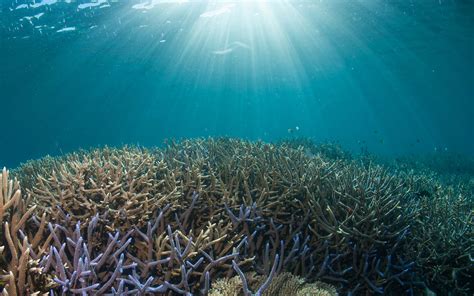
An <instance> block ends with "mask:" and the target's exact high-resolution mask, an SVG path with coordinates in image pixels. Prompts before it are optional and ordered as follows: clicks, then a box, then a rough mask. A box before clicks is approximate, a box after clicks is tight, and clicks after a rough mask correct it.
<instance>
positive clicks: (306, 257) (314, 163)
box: [2, 139, 472, 295]
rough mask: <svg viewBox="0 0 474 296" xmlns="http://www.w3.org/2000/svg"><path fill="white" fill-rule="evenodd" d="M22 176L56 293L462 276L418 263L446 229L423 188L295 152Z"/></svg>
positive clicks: (30, 238)
mask: <svg viewBox="0 0 474 296" xmlns="http://www.w3.org/2000/svg"><path fill="white" fill-rule="evenodd" d="M15 175H16V176H17V177H18V179H19V180H20V182H23V181H24V182H25V184H27V188H26V190H23V192H24V194H23V195H22V197H23V198H22V200H23V201H25V202H24V205H22V206H21V208H22V211H23V212H25V213H26V212H28V213H30V214H29V215H30V216H31V217H30V216H28V218H26V223H24V224H23V226H22V228H21V229H17V230H16V233H17V236H18V237H19V238H21V239H23V240H24V239H26V242H27V243H26V244H25V246H27V247H28V248H29V249H30V254H33V255H34V256H33V257H32V258H34V259H35V260H37V261H36V262H37V265H38V268H40V269H41V271H42V273H43V274H44V275H45V278H48V277H50V278H51V279H53V280H54V281H53V284H50V285H49V286H48V289H52V290H53V291H54V292H56V293H63V294H68V293H69V294H71V293H72V294H82V293H88V294H101V293H108V294H112V295H122V294H142V295H143V294H164V295H171V294H173V295H174V294H183V295H189V294H190V293H192V294H206V293H207V291H209V289H210V288H213V285H214V283H216V281H217V280H218V279H229V278H232V277H233V276H235V275H236V274H238V276H239V278H240V283H245V282H246V281H247V280H248V287H247V289H242V291H243V293H246V294H249V293H253V292H254V291H257V292H260V293H265V291H269V290H268V289H271V287H272V283H273V282H274V281H275V279H276V278H278V277H279V276H281V275H284V274H286V272H289V273H291V274H293V275H295V276H296V275H299V276H301V277H302V278H304V279H305V281H307V282H315V281H323V282H328V283H331V284H333V285H334V286H335V287H336V288H337V290H338V292H340V293H351V294H352V295H359V294H392V295H396V294H400V293H406V292H412V293H415V292H417V291H420V290H421V289H422V288H424V286H423V282H425V283H426V284H428V285H433V284H434V281H435V280H436V279H441V280H444V279H443V277H440V275H441V274H446V272H449V271H453V270H455V269H456V268H458V265H457V264H458V263H459V262H458V263H455V264H451V263H448V262H441V263H440V264H441V265H442V266H443V268H444V269H445V270H444V272H443V273H434V274H433V279H430V280H427V279H424V278H423V272H424V271H423V270H424V269H423V268H429V265H426V266H424V265H423V264H427V262H430V261H429V260H423V256H421V257H418V256H412V254H413V253H415V252H422V250H420V249H417V248H416V246H418V245H419V243H418V242H417V239H418V238H419V237H426V236H425V235H429V234H430V233H432V232H433V231H436V229H437V228H442V227H444V224H443V223H442V221H438V222H440V223H441V224H439V225H438V226H433V227H432V228H431V229H432V230H430V231H426V232H424V231H421V230H420V229H422V228H420V227H422V226H423V225H424V223H426V222H422V223H421V224H418V223H419V222H417V221H422V220H420V217H421V215H429V214H430V211H435V209H434V208H430V207H428V206H423V203H420V202H419V200H418V199H417V198H416V197H417V195H416V193H417V192H419V183H418V181H417V180H414V179H413V178H412V179H410V178H409V177H407V176H405V175H394V174H391V173H388V171H387V170H385V169H384V168H382V167H380V166H377V165H373V164H370V163H362V164H360V163H358V162H357V161H349V160H347V159H338V160H334V159H328V158H325V157H324V155H322V154H320V155H308V153H306V152H305V151H304V150H302V149H293V148H291V147H289V146H287V145H280V146H277V145H271V144H266V143H263V142H255V143H252V142H245V141H240V140H233V139H208V140H192V141H182V142H180V143H174V142H171V143H169V145H168V146H167V147H166V148H165V149H156V150H145V149H140V148H129V147H125V148H122V149H115V148H103V149H94V150H92V151H82V152H79V153H75V154H70V155H66V156H63V157H61V158H48V159H45V160H41V161H39V162H30V163H27V164H25V165H24V166H23V167H20V168H19V169H18V170H16V171H15ZM21 184H23V183H21ZM26 205H27V206H26ZM451 205H452V203H451V202H450V203H447V205H446V206H445V207H447V208H449V207H451ZM466 205H467V206H469V203H467V204H466ZM26 209H27V210H26ZM471 209H472V204H471ZM25 210H26V211H25ZM450 211H451V212H449V211H448V212H447V214H449V215H453V213H454V212H455V211H456V208H452V209H451V210H450ZM8 217H10V216H8ZM465 218H466V217H462V218H461V220H463V223H465ZM471 219H472V218H471ZM425 221H426V220H425ZM466 227H468V229H467V232H466V234H468V233H469V231H472V223H471V224H470V226H469V225H467V226H466ZM469 227H470V228H469ZM469 229H470V230H469ZM20 230H21V231H20ZM4 237H5V236H4ZM18 245H21V244H18ZM464 246H469V242H467V243H466V245H464ZM470 246H472V242H471V245H470ZM449 247H451V249H452V250H454V249H456V246H453V245H452V244H451V245H450V246H449ZM458 250H459V251H461V253H462V249H458ZM456 252H458V251H456ZM22 254H23V253H22ZM415 254H418V253H415ZM463 254H465V253H463ZM463 258H464V259H463V260H465V259H470V258H471V257H469V256H467V257H463ZM465 263H466V261H465ZM467 263H468V261H467ZM450 264H451V265H450ZM3 266H4V265H2V268H3ZM5 270H9V268H8V267H5ZM252 272H256V274H253V275H252V276H250V275H251V274H252ZM464 273H465V271H463V272H462V273H459V275H461V274H464ZM249 276H250V277H249ZM247 277H249V278H247ZM253 278H260V279H263V280H262V281H261V282H257V281H253V280H252V279H253ZM254 282H256V283H257V284H256V286H254V285H253V284H254ZM420 282H421V283H420ZM32 283H33V282H32ZM463 283H464V284H463ZM465 283H466V280H465V278H463V279H462V280H461V279H460V281H458V283H457V285H458V286H459V287H462V289H460V293H464V292H465V293H467V291H469V288H466V287H464V285H465ZM33 287H36V286H33ZM41 287H45V286H44V285H43V286H41ZM242 287H243V286H242ZM308 289H310V288H308ZM32 291H33V290H32Z"/></svg>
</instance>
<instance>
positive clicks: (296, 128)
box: [288, 126, 300, 134]
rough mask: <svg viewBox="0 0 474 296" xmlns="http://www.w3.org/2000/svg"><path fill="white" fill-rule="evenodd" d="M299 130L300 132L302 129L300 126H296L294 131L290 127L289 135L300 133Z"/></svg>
mask: <svg viewBox="0 0 474 296" xmlns="http://www.w3.org/2000/svg"><path fill="white" fill-rule="evenodd" d="M299 130H300V127H299V126H296V127H295V128H294V129H293V128H291V127H290V128H289V129H288V133H289V134H292V133H294V132H297V131H299Z"/></svg>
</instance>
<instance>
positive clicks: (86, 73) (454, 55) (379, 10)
mask: <svg viewBox="0 0 474 296" xmlns="http://www.w3.org/2000/svg"><path fill="white" fill-rule="evenodd" d="M0 34H1V35H0V36H1V38H0V106H1V107H0V110H1V113H0V114H1V115H0V116H1V119H2V124H3V127H2V135H1V144H0V159H1V161H2V163H1V164H2V165H6V166H8V167H15V166H17V165H18V164H19V163H21V162H24V161H26V160H28V159H32V158H38V157H41V156H44V155H46V154H51V155H58V154H62V153H66V152H69V151H73V150H76V149H78V148H88V147H91V146H100V145H123V144H139V145H145V146H153V145H159V144H160V143H162V141H163V140H164V139H165V138H189V137H207V136H231V137H240V138H245V139H262V140H265V141H275V140H279V139H282V138H291V137H310V138H313V139H315V140H316V141H336V142H339V143H341V144H342V146H344V147H346V149H349V150H352V151H356V152H357V151H359V150H360V149H361V148H364V149H368V150H369V151H371V152H373V153H376V154H381V155H400V154H419V153H422V154H423V153H444V152H446V151H449V152H456V153H463V154H471V155H472V154H474V132H473V129H474V119H473V118H474V2H473V1H470V0H450V1H448V0H411V1H409V0H404V1H402V0H400V1H394V0H359V1H355V0H354V1H341V0H339V1H338V0H336V1H329V0H326V1H322V0H321V1H319V0H318V1H316V0H315V1H183V0H176V1H170V0H168V1H163V0H145V1H138V0H137V1H107V0H97V1H92V0H84V1H73V0H69V1H60V0H1V12H0Z"/></svg>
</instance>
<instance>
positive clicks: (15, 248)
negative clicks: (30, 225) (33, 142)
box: [0, 168, 52, 295]
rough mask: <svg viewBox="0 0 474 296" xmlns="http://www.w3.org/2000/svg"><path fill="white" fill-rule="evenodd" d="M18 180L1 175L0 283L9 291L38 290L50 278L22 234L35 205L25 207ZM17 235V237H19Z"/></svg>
mask: <svg viewBox="0 0 474 296" xmlns="http://www.w3.org/2000/svg"><path fill="white" fill-rule="evenodd" d="M26 203H27V202H25V201H24V200H23V199H22V197H21V189H20V185H19V182H18V181H17V180H16V179H15V180H11V179H10V178H9V171H7V170H6V169H5V168H4V169H3V171H2V174H1V175H0V222H1V223H2V227H1V232H0V233H1V240H0V256H1V257H0V287H1V286H3V293H7V294H8V295H25V294H26V293H28V294H32V295H34V294H39V293H40V292H41V288H45V290H43V292H46V291H47V289H48V288H49V287H52V281H51V278H49V277H48V276H47V275H45V274H44V273H43V270H42V269H41V268H40V267H39V266H38V260H36V259H37V256H36V254H35V253H34V252H33V250H32V249H31V245H30V243H29V240H28V238H27V237H26V236H25V235H24V232H25V224H26V222H27V220H28V218H29V217H30V216H31V214H32V212H33V211H34V209H35V207H36V206H33V207H30V208H29V209H26V208H27V206H26ZM19 236H20V237H19Z"/></svg>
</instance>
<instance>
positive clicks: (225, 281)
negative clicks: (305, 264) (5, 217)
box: [209, 272, 337, 296]
mask: <svg viewBox="0 0 474 296" xmlns="http://www.w3.org/2000/svg"><path fill="white" fill-rule="evenodd" d="M246 277H247V279H248V282H249V285H250V287H251V288H252V289H253V290H256V289H258V287H259V286H260V285H261V284H263V282H264V281H265V279H266V277H264V276H258V275H255V273H247V274H246ZM241 295H243V291H242V281H241V279H240V277H239V276H234V277H232V278H222V279H218V280H216V281H215V282H213V283H212V288H211V290H210V292H209V296H241ZM289 295H294V296H335V295H337V292H336V289H335V288H334V287H333V286H331V285H329V284H325V283H321V282H315V283H306V282H305V280H304V279H302V278H300V277H297V276H295V275H292V274H291V273H288V272H284V273H282V274H279V275H277V276H276V277H275V278H274V279H273V280H272V282H271V283H270V286H269V287H268V288H267V290H265V291H264V292H263V294H262V296H289Z"/></svg>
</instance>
